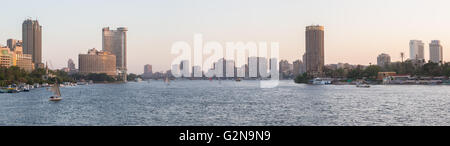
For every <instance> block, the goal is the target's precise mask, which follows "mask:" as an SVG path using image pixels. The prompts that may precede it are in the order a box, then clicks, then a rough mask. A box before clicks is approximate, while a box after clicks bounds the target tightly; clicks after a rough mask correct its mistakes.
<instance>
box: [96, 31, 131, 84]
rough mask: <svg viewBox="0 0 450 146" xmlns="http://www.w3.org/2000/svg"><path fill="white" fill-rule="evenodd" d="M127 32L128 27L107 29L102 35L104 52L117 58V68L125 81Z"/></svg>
mask: <svg viewBox="0 0 450 146" xmlns="http://www.w3.org/2000/svg"><path fill="white" fill-rule="evenodd" d="M127 31H128V28H126V27H119V28H117V30H110V29H109V27H105V28H103V33H102V40H103V51H106V52H111V53H112V54H114V55H115V56H116V60H115V61H116V67H117V70H119V74H120V75H119V76H120V79H121V80H123V81H126V80H127V79H126V77H127Z"/></svg>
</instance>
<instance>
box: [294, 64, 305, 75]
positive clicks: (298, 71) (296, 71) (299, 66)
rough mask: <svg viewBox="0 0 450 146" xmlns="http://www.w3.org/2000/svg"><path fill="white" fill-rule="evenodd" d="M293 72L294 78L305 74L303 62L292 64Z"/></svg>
mask: <svg viewBox="0 0 450 146" xmlns="http://www.w3.org/2000/svg"><path fill="white" fill-rule="evenodd" d="M292 66H293V71H292V74H293V75H294V77H296V76H298V75H300V74H303V73H304V72H305V71H304V70H303V62H302V61H301V60H296V61H294V62H293V63H292Z"/></svg>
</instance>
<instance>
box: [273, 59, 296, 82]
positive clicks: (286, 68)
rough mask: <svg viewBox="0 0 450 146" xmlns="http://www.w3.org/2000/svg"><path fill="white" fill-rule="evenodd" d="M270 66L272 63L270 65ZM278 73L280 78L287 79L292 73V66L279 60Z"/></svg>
mask: <svg viewBox="0 0 450 146" xmlns="http://www.w3.org/2000/svg"><path fill="white" fill-rule="evenodd" d="M270 64H272V63H270ZM279 68H280V69H279V72H280V78H281V79H284V78H288V77H289V76H290V75H291V73H292V71H293V69H292V68H293V65H292V64H291V63H289V61H287V60H281V61H280V62H279Z"/></svg>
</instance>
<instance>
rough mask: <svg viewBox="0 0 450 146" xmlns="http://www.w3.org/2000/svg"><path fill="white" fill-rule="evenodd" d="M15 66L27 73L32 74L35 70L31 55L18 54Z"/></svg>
mask: <svg viewBox="0 0 450 146" xmlns="http://www.w3.org/2000/svg"><path fill="white" fill-rule="evenodd" d="M15 55H16V64H15V66H17V67H19V68H21V69H23V70H25V71H27V72H32V71H33V70H34V63H33V57H32V56H31V55H30V54H22V53H20V54H19V53H16V54H15Z"/></svg>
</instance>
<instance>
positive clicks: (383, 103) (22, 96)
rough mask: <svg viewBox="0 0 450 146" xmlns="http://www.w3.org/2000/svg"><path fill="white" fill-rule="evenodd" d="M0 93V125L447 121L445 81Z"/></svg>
mask: <svg viewBox="0 0 450 146" xmlns="http://www.w3.org/2000/svg"><path fill="white" fill-rule="evenodd" d="M61 92H62V96H63V100H62V101H60V102H50V101H48V97H49V96H51V93H50V92H49V91H47V90H46V89H45V88H39V89H34V90H32V91H31V92H22V93H16V94H6V93H5V94H0V125H149V126H165V125H170V126H172V125H173V126H177V125H182V126H189V125H208V126H213V125H224V126H235V125H255V126H259V125H294V126H300V125H450V86H448V85H447V86H445V85H442V86H440V85H435V86H432V85H427V86H422V85H375V86H372V87H371V88H357V87H355V86H351V85H327V86H314V85H304V84H295V83H293V82H292V81H281V83H280V85H279V86H278V87H276V88H270V89H263V88H259V82H258V81H242V82H235V81H220V82H219V81H212V82H210V81H181V80H180V81H173V82H171V83H170V85H167V84H165V83H164V82H162V81H150V82H146V81H144V82H138V83H136V82H129V83H125V84H95V85H85V86H75V87H62V88H61Z"/></svg>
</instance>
